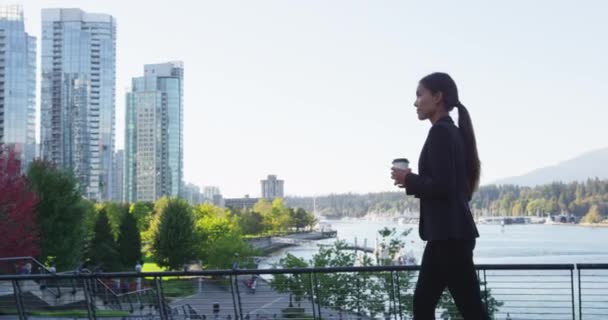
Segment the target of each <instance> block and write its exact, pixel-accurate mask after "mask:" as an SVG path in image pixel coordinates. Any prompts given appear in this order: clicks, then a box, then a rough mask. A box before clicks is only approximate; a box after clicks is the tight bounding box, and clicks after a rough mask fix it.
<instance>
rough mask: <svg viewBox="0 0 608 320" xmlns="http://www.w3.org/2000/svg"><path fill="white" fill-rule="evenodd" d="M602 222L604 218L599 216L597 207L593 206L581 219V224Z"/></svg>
mask: <svg viewBox="0 0 608 320" xmlns="http://www.w3.org/2000/svg"><path fill="white" fill-rule="evenodd" d="M603 220H604V217H602V215H601V214H600V210H599V208H598V206H596V205H593V206H591V208H590V209H589V212H587V214H586V215H585V216H584V217H583V219H582V220H581V222H583V223H600V222H602V221H603Z"/></svg>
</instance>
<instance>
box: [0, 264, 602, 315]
mask: <svg viewBox="0 0 608 320" xmlns="http://www.w3.org/2000/svg"><path fill="white" fill-rule="evenodd" d="M2 266H3V268H1V269H0V270H3V271H4V275H1V274H0V309H3V310H15V309H16V310H15V311H14V312H15V315H16V316H19V318H21V319H25V318H26V317H27V315H28V314H32V313H35V312H36V311H38V310H40V309H42V308H45V309H46V310H48V309H52V308H53V307H56V308H57V309H60V308H61V306H64V305H65V304H61V303H59V302H57V301H62V300H61V299H64V300H65V301H71V302H70V305H71V306H73V307H72V309H70V310H79V311H80V312H81V314H82V316H81V317H88V318H91V319H93V318H96V317H97V316H98V314H102V313H107V312H108V311H109V310H112V311H114V312H116V313H117V316H122V317H126V316H132V317H142V316H145V317H149V319H184V320H186V319H207V318H209V319H211V318H212V317H213V318H215V319H222V320H227V319H231V320H253V319H258V320H261V319H357V320H358V319H395V320H399V319H411V317H412V305H411V301H412V294H413V290H414V286H415V283H416V277H417V274H418V271H419V267H418V266H374V267H343V268H317V269H313V268H304V269H267V270H259V269H250V270H244V269H243V270H240V269H234V270H213V271H192V272H187V271H186V272H154V273H132V272H129V273H91V272H89V271H87V270H79V272H75V271H69V272H64V273H57V274H49V273H48V272H42V273H41V274H27V275H14V273H15V272H13V275H9V274H7V273H11V272H7V271H10V268H8V267H7V266H10V265H2ZM16 270H17V269H16V268H13V271H16ZM41 270H42V268H41ZM42 271H44V270H42ZM477 271H478V276H479V279H480V284H481V287H480V288H481V292H482V300H483V302H484V306H485V307H486V309H487V312H488V313H489V314H492V318H493V319H508V318H511V319H581V320H582V319H606V318H608V301H606V298H605V297H606V296H607V294H608V264H577V265H572V264H559V265H558V264H544V265H540V264H539V265H534V264H529V265H478V266H477ZM36 273H40V272H36ZM253 275H256V277H257V278H256V281H255V284H253V285H252V279H253ZM273 281H276V282H274V284H273ZM56 292H59V293H60V297H59V298H58V297H56V296H57V294H56ZM62 296H63V297H64V298H61V297H62ZM45 297H46V298H45ZM68 297H69V299H68ZM13 301H14V302H13ZM441 301H442V302H441V303H440V306H439V307H438V308H437V310H436V312H437V314H436V316H437V318H442V317H445V316H446V315H447V316H448V317H449V319H459V317H458V315H457V314H458V313H457V312H456V310H455V309H454V304H453V303H452V302H451V301H450V297H449V296H448V294H447V293H444V297H442V299H441ZM3 303H4V305H3ZM45 304H46V305H45ZM53 304H54V305H53ZM15 307H16V308H15ZM118 314H119V315H118Z"/></svg>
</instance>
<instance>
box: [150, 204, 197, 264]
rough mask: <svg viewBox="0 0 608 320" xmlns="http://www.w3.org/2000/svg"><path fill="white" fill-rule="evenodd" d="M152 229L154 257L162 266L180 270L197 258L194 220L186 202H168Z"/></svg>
mask: <svg viewBox="0 0 608 320" xmlns="http://www.w3.org/2000/svg"><path fill="white" fill-rule="evenodd" d="M161 200H162V199H161ZM157 205H158V203H157ZM151 228H152V230H153V234H152V255H153V258H154V261H155V262H156V263H157V264H158V265H159V266H161V267H166V268H169V269H172V270H176V269H179V268H180V267H181V266H182V265H183V264H184V263H187V262H189V261H191V260H192V259H193V258H194V257H195V256H196V243H195V241H196V238H195V231H194V218H193V215H192V209H191V208H190V205H189V204H188V202H186V201H185V200H183V199H169V200H167V204H166V206H163V207H162V211H161V212H160V215H159V216H158V217H157V218H156V219H155V223H153V225H152V227H151Z"/></svg>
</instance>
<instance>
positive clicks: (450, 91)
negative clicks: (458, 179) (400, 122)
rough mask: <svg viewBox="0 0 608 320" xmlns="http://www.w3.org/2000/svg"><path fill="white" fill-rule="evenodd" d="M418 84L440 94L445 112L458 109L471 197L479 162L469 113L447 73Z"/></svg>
mask: <svg viewBox="0 0 608 320" xmlns="http://www.w3.org/2000/svg"><path fill="white" fill-rule="evenodd" d="M420 84H422V85H423V86H424V87H425V88H426V89H427V90H429V91H431V93H433V94H435V93H438V92H441V94H442V97H443V103H444V107H445V108H446V109H447V111H452V109H454V107H456V108H458V128H460V134H461V135H462V139H463V140H464V147H465V151H466V161H465V166H466V168H467V174H468V178H469V181H468V182H469V192H470V195H472V194H473V191H475V190H476V189H477V187H478V186H479V176H480V175H481V162H480V161H479V154H478V153H477V141H476V139H475V131H474V130H473V122H472V121H471V116H470V115H469V111H468V110H467V108H465V106H464V105H463V104H462V103H461V102H460V99H459V98H458V87H456V82H454V79H452V77H450V75H449V74H447V73H443V72H435V73H431V74H429V75H428V76H426V77H424V78H422V79H421V80H420Z"/></svg>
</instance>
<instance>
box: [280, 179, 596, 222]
mask: <svg viewBox="0 0 608 320" xmlns="http://www.w3.org/2000/svg"><path fill="white" fill-rule="evenodd" d="M314 200H315V201H314V202H315V203H316V213H319V214H322V215H325V216H327V217H343V216H349V217H361V216H364V215H366V214H369V213H382V214H394V215H398V214H402V213H404V212H405V213H407V212H411V213H416V212H418V211H419V202H418V200H417V199H415V198H412V197H405V196H404V194H403V192H382V193H369V194H332V195H328V196H322V197H315V199H314ZM285 203H286V205H287V206H289V207H300V208H304V209H305V210H308V211H312V210H313V198H311V197H299V198H298V197H291V198H286V199H285ZM593 205H597V206H598V210H599V212H600V214H601V215H602V216H608V180H599V179H588V180H587V181H584V182H572V183H567V184H565V183H560V182H555V183H551V184H547V185H542V186H536V187H520V186H514V185H501V186H496V185H488V186H483V187H481V188H479V190H478V192H476V193H475V194H474V195H473V199H472V201H471V208H472V209H473V211H474V212H475V213H476V214H481V215H496V216H498V215H500V216H509V215H515V216H521V215H528V216H531V215H537V214H538V215H545V216H546V215H548V214H551V215H556V214H561V213H569V214H573V215H575V216H578V217H582V216H583V215H585V214H586V213H587V212H588V211H589V209H590V208H591V206H593Z"/></svg>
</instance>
